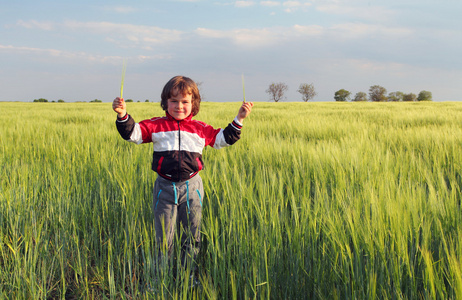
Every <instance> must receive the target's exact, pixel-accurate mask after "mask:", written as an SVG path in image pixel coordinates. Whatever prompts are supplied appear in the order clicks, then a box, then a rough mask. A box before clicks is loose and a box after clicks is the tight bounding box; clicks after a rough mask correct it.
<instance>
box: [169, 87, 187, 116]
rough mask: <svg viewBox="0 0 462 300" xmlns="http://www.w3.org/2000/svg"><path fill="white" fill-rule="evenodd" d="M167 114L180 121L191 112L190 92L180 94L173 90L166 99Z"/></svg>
mask: <svg viewBox="0 0 462 300" xmlns="http://www.w3.org/2000/svg"><path fill="white" fill-rule="evenodd" d="M167 104H168V108H167V111H168V113H169V115H171V116H172V117H174V118H175V120H178V121H181V120H183V119H185V118H187V117H188V116H189V115H190V114H191V110H192V94H185V95H182V94H181V93H178V91H177V90H174V91H173V93H172V96H171V97H170V98H169V99H168V100H167Z"/></svg>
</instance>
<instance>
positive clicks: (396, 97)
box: [388, 92, 404, 102]
mask: <svg viewBox="0 0 462 300" xmlns="http://www.w3.org/2000/svg"><path fill="white" fill-rule="evenodd" d="M403 96H404V93H403V92H392V93H390V94H388V101H393V102H397V101H403Z"/></svg>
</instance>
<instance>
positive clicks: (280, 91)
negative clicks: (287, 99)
mask: <svg viewBox="0 0 462 300" xmlns="http://www.w3.org/2000/svg"><path fill="white" fill-rule="evenodd" d="M288 89H289V87H288V86H287V84H285V83H283V82H279V83H274V82H273V83H272V84H270V86H269V87H268V89H267V90H266V92H267V93H268V94H269V95H270V98H271V100H273V101H274V102H278V101H279V100H281V99H282V98H283V97H284V93H285V92H286V91H287V90H288Z"/></svg>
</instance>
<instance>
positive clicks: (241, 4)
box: [234, 1, 255, 7]
mask: <svg viewBox="0 0 462 300" xmlns="http://www.w3.org/2000/svg"><path fill="white" fill-rule="evenodd" d="M234 5H235V6H236V7H249V6H253V5H255V2H253V1H236V3H234Z"/></svg>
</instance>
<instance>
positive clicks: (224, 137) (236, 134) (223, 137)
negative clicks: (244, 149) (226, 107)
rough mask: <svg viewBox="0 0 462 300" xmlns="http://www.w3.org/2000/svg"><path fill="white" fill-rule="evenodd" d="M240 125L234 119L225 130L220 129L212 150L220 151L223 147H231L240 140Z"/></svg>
mask: <svg viewBox="0 0 462 300" xmlns="http://www.w3.org/2000/svg"><path fill="white" fill-rule="evenodd" d="M241 129H242V124H241V123H239V122H238V121H237V118H234V120H233V122H231V123H229V124H228V126H226V128H225V129H220V131H219V132H218V134H217V135H216V137H215V142H214V143H213V145H212V146H213V148H215V149H221V148H223V147H227V146H231V145H233V144H234V143H235V142H237V141H238V140H239V139H240V138H241Z"/></svg>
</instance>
